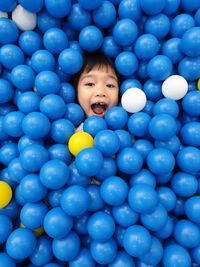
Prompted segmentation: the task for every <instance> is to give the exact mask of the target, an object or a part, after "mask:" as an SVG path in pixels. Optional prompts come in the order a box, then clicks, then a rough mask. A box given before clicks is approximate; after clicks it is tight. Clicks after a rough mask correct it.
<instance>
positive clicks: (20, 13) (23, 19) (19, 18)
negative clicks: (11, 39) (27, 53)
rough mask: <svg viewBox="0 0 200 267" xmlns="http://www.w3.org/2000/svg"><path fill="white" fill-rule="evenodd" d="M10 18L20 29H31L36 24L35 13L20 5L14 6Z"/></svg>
mask: <svg viewBox="0 0 200 267" xmlns="http://www.w3.org/2000/svg"><path fill="white" fill-rule="evenodd" d="M12 20H13V21H14V22H15V23H16V24H17V26H18V28H19V29H20V30H21V31H29V30H33V29H35V27H36V24H37V16H36V13H31V12H29V11H27V10H26V9H25V8H23V7H22V6H21V5H18V6H16V8H15V9H14V10H13V12H12Z"/></svg>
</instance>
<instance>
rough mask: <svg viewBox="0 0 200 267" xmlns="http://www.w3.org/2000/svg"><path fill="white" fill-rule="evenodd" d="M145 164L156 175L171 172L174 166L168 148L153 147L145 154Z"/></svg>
mask: <svg viewBox="0 0 200 267" xmlns="http://www.w3.org/2000/svg"><path fill="white" fill-rule="evenodd" d="M147 165H148V167H149V169H150V170H151V171H152V172H153V173H154V174H156V175H163V174H167V173H169V172H171V171H172V170H173V168H174V166H175V159H174V156H173V154H172V152H170V151H169V150H167V149H165V148H155V149H153V150H151V151H150V152H149V154H148V156H147Z"/></svg>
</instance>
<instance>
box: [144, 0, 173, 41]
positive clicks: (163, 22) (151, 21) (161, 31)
mask: <svg viewBox="0 0 200 267" xmlns="http://www.w3.org/2000/svg"><path fill="white" fill-rule="evenodd" d="M161 2H162V1H161ZM170 26H171V24H170V19H169V17H167V16H166V15H165V14H162V13H161V14H157V15H154V16H149V17H148V18H147V19H146V21H145V25H144V29H145V32H146V33H150V34H152V35H154V36H155V37H156V38H157V39H158V40H162V39H164V38H165V37H166V36H167V35H168V33H169V31H170Z"/></svg>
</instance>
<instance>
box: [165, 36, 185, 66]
mask: <svg viewBox="0 0 200 267" xmlns="http://www.w3.org/2000/svg"><path fill="white" fill-rule="evenodd" d="M162 54H163V55H165V56H167V57H168V58H169V59H170V60H171V61H172V63H173V64H177V63H179V61H180V60H181V59H182V58H183V53H182V51H181V39H180V38H177V37H174V38H171V39H168V40H167V41H166V42H165V43H164V44H163V46H162Z"/></svg>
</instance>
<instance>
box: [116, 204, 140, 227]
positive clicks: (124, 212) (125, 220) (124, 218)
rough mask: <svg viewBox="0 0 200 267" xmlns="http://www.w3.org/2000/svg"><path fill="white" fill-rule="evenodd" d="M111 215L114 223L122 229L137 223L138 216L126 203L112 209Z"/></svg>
mask: <svg viewBox="0 0 200 267" xmlns="http://www.w3.org/2000/svg"><path fill="white" fill-rule="evenodd" d="M112 215H113V217H114V219H115V221H116V222H117V223H118V224H119V225H120V226H122V227H128V226H131V225H133V224H135V223H136V222H137V221H138V218H139V215H138V213H136V212H135V211H133V210H132V209H131V207H130V206H129V205H128V203H126V202H124V203H123V204H122V205H120V206H114V207H113V208H112Z"/></svg>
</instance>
